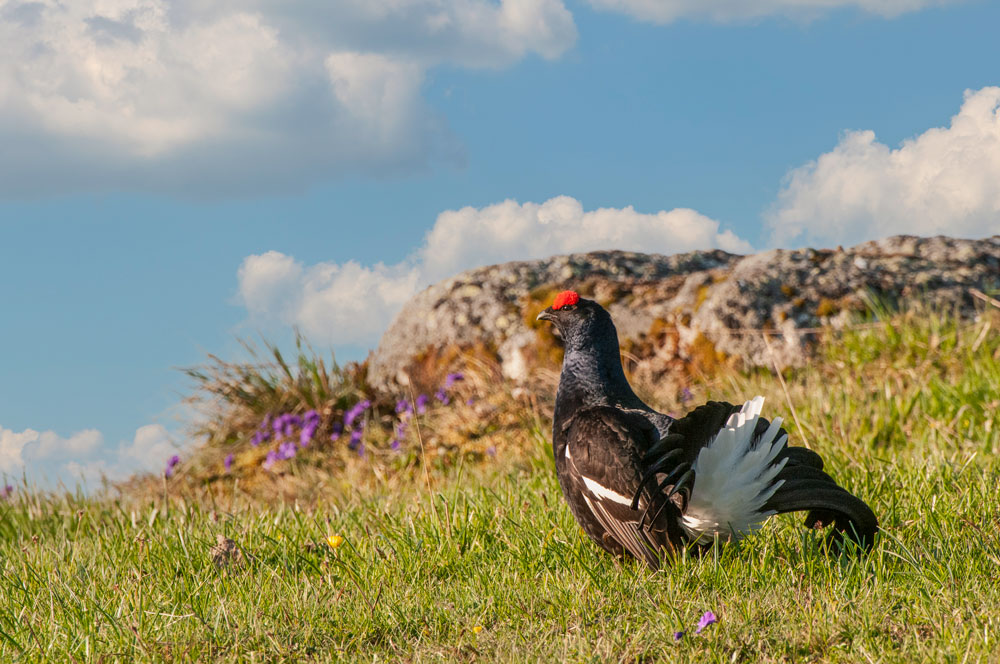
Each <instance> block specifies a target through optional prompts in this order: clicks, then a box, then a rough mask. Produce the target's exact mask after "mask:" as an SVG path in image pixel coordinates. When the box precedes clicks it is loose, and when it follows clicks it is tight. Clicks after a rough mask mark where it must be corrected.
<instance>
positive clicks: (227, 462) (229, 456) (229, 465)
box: [222, 454, 233, 473]
mask: <svg viewBox="0 0 1000 664" xmlns="http://www.w3.org/2000/svg"><path fill="white" fill-rule="evenodd" d="M222 465H224V466H225V467H226V472H227V473H228V472H229V471H230V470H232V469H233V455H232V454H227V455H226V459H225V461H223V462H222Z"/></svg>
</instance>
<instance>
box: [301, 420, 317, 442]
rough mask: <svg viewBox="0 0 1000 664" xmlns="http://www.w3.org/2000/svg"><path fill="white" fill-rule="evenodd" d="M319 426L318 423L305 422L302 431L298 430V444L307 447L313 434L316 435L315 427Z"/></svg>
mask: <svg viewBox="0 0 1000 664" xmlns="http://www.w3.org/2000/svg"><path fill="white" fill-rule="evenodd" d="M317 426H319V424H318V423H313V422H307V423H306V425H305V426H304V427H302V431H300V432H299V445H301V446H302V447H309V443H310V442H312V439H313V436H315V435H316V427H317Z"/></svg>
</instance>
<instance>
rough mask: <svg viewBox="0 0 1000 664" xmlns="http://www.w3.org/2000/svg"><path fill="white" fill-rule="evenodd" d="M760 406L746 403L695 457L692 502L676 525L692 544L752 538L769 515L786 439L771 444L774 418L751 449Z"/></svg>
mask: <svg viewBox="0 0 1000 664" xmlns="http://www.w3.org/2000/svg"><path fill="white" fill-rule="evenodd" d="M763 405H764V397H755V398H753V399H751V400H750V401H747V402H746V403H745V404H743V408H742V409H740V412H738V413H733V414H732V415H731V416H730V418H729V421H728V422H726V426H724V427H723V428H722V429H720V430H719V433H718V434H716V436H715V438H713V439H712V442H710V443H709V444H708V445H706V446H705V447H703V448H702V450H701V452H699V454H698V459H697V460H696V461H695V463H694V471H695V481H694V487H693V488H692V489H691V500H690V502H689V503H688V508H687V512H686V513H685V514H684V516H683V517H682V519H681V525H682V526H683V528H684V530H685V531H686V532H687V534H688V535H689V536H690V537H691V538H692V540H695V541H697V540H698V539H701V538H705V539H713V538H714V537H715V536H716V535H718V536H719V538H720V539H722V540H733V539H736V540H738V539H740V538H742V537H744V536H746V535H750V534H753V533H755V532H756V531H757V530H759V529H760V527H761V525H762V524H763V523H764V521H765V520H766V519H767V518H768V517H769V516H771V515H772V514H774V512H773V511H764V510H763V509H762V508H763V506H764V503H766V502H767V500H768V499H769V498H770V497H771V496H773V495H774V492H775V491H777V490H778V489H779V488H780V487H781V485H782V484H784V482H785V481H784V480H778V481H777V482H775V481H774V478H775V477H776V476H777V475H778V473H779V472H781V469H782V468H783V467H784V466H785V462H786V461H787V459H782V460H781V461H780V462H779V463H774V459H775V457H776V456H777V455H778V454H779V453H780V452H781V450H782V449H783V448H784V447H785V442H786V441H787V439H788V437H787V436H781V437H780V438H777V439H775V437H776V436H777V434H778V430H779V429H780V428H781V418H780V417H776V418H774V420H773V421H772V422H771V426H769V427H768V429H767V431H766V432H765V433H764V435H763V436H761V438H760V442H759V443H758V444H757V446H756V447H754V448H752V449H751V443H752V442H753V432H754V429H755V428H756V427H757V420H758V419H759V418H760V411H761V408H762V407H763ZM772 464H773V465H772Z"/></svg>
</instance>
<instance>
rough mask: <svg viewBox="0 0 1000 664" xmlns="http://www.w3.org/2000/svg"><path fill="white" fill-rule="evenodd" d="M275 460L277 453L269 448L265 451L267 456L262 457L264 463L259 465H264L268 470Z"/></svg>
mask: <svg viewBox="0 0 1000 664" xmlns="http://www.w3.org/2000/svg"><path fill="white" fill-rule="evenodd" d="M277 460H278V453H277V452H275V451H274V450H269V451H268V453H267V458H266V459H264V463H263V464H261V465H263V466H264V470H270V468H271V466H273V465H274V462H275V461H277Z"/></svg>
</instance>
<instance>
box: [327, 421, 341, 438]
mask: <svg viewBox="0 0 1000 664" xmlns="http://www.w3.org/2000/svg"><path fill="white" fill-rule="evenodd" d="M331 428H332V429H333V433H331V434H330V440H337V439H338V438H340V434H342V433H344V425H343V424H341V423H340V422H334V423H333V427H331Z"/></svg>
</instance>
